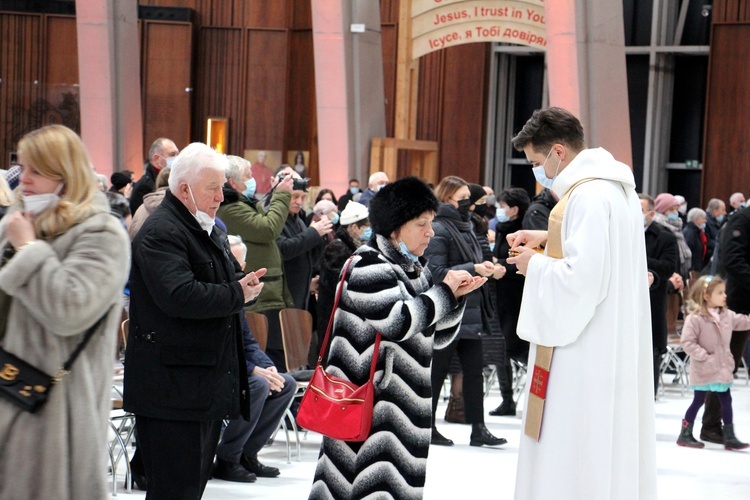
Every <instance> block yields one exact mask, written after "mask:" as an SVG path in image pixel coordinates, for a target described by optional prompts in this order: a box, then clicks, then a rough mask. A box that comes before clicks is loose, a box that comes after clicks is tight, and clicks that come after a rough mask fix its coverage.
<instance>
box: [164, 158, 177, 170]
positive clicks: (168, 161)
mask: <svg viewBox="0 0 750 500" xmlns="http://www.w3.org/2000/svg"><path fill="white" fill-rule="evenodd" d="M175 158H177V157H176V156H170V157H169V158H164V159H165V160H166V162H167V166H168V167H169V168H172V164H173V163H174V159H175Z"/></svg>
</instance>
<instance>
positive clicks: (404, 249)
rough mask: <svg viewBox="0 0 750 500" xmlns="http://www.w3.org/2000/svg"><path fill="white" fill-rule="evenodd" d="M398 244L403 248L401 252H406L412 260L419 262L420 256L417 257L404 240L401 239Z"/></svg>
mask: <svg viewBox="0 0 750 500" xmlns="http://www.w3.org/2000/svg"><path fill="white" fill-rule="evenodd" d="M398 246H399V248H400V249H401V253H402V254H404V255H405V256H406V258H407V259H409V260H410V261H412V262H417V261H418V260H419V257H417V256H416V255H414V254H413V253H411V252H410V251H409V249H408V248H406V243H404V242H403V241H401V242H399V244H398Z"/></svg>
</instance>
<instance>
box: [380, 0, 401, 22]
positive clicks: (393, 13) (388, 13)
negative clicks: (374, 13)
mask: <svg viewBox="0 0 750 500" xmlns="http://www.w3.org/2000/svg"><path fill="white" fill-rule="evenodd" d="M380 22H381V23H383V24H396V23H398V0H380Z"/></svg>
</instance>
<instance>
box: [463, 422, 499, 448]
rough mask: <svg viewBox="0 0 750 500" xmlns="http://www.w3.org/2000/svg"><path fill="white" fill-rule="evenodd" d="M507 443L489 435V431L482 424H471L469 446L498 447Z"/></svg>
mask: <svg viewBox="0 0 750 500" xmlns="http://www.w3.org/2000/svg"><path fill="white" fill-rule="evenodd" d="M507 442H508V441H507V440H505V439H503V438H499V437H495V436H493V435H492V434H490V431H489V430H488V429H487V427H486V426H485V425H484V424H471V438H469V445H470V446H484V445H487V446H500V445H502V444H505V443H507Z"/></svg>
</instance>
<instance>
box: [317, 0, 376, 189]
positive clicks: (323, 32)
mask: <svg viewBox="0 0 750 500" xmlns="http://www.w3.org/2000/svg"><path fill="white" fill-rule="evenodd" d="M344 1H346V0H343V1H342V0H315V1H314V2H312V20H313V50H314V53H315V100H316V103H317V114H318V158H319V165H320V184H321V186H325V187H327V188H329V189H332V190H333V192H334V193H337V194H338V193H343V192H345V191H346V190H347V189H348V187H349V158H350V157H351V154H350V147H351V140H350V139H351V138H350V129H349V119H348V106H347V100H348V91H347V71H346V36H347V34H346V33H345V32H344V29H345V28H344V23H345V12H344ZM346 17H348V16H346ZM346 29H348V25H347V26H346ZM365 182H366V181H365Z"/></svg>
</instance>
